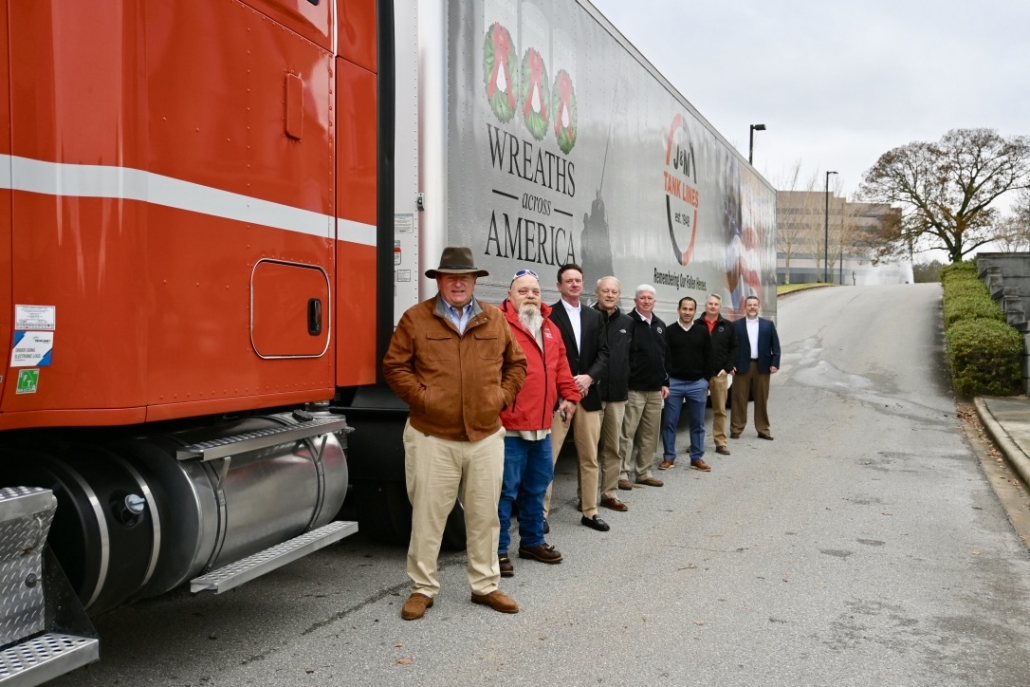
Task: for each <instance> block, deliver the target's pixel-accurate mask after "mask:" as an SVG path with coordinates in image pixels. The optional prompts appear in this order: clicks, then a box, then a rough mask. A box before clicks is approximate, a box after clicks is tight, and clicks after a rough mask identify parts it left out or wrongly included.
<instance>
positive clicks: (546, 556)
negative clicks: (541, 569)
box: [519, 542, 561, 563]
mask: <svg viewBox="0 0 1030 687" xmlns="http://www.w3.org/2000/svg"><path fill="white" fill-rule="evenodd" d="M519 558H535V559H536V560H538V561H540V562H541V563H561V552H560V551H558V550H557V549H556V548H554V547H553V546H551V545H550V544H548V543H546V542H544V543H543V544H540V545H538V546H530V547H528V548H524V547H522V546H520V547H519Z"/></svg>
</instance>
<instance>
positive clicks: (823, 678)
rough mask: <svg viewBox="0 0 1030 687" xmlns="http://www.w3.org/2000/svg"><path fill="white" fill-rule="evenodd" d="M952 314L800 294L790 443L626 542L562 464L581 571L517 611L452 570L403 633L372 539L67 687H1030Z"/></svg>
mask: <svg viewBox="0 0 1030 687" xmlns="http://www.w3.org/2000/svg"><path fill="white" fill-rule="evenodd" d="M939 302H940V292H939V288H938V287H937V286H936V285H911V286H909V285H906V286H894V287H852V288H839V289H819V290H815V291H811V292H806V293H801V294H796V295H792V296H790V297H788V298H784V299H782V300H781V302H780V306H779V331H780V336H781V341H782V344H783V349H784V351H785V354H784V357H783V368H782V370H781V372H780V373H779V374H777V375H776V376H775V377H774V379H773V389H772V398H771V410H770V413H771V416H772V431H773V434H774V436H775V437H776V440H775V441H772V442H767V441H760V440H758V439H757V437H756V436H755V432H754V429H753V428H749V429H748V430H747V431H746V432H745V433H744V436H743V437H742V438H741V439H740V440H737V441H731V449H732V451H733V455H731V456H728V457H726V456H717V455H716V454H715V453H714V451H712V450H711V449H710V450H709V453H708V454H707V455H706V457H705V458H706V460H708V461H709V462H710V464H711V465H712V472H711V473H709V474H702V473H699V472H696V471H693V470H690V469H687V468H684V467H682V466H681V467H677V468H675V469H673V470H670V471H668V472H666V473H659V474H660V475H661V476H662V477H663V478H665V479H666V485H665V487H663V488H658V489H656V488H641V489H638V490H634V491H633V492H632V493H629V494H627V495H626V496H625V500H626V502H627V503H628V504H629V505H630V511H629V512H628V513H624V514H623V513H614V512H611V511H604V512H603V513H602V517H604V518H605V519H607V520H608V521H609V522H610V523H611V524H612V530H611V532H609V533H606V534H601V533H597V532H594V531H592V530H589V529H587V528H585V527H583V526H581V525H580V524H579V516H578V514H577V513H576V512H575V498H576V496H575V488H576V485H575V476H574V472H573V469H574V468H573V465H572V463H571V462H570V461H565V460H563V461H561V462H559V475H558V478H557V482H556V489H557V491H556V498H555V504H556V507H555V510H554V512H552V518H551V521H552V535H551V537H550V540H551V542H552V543H554V544H555V545H557V547H558V548H559V549H560V550H561V551H562V552H563V553H564V555H565V561H564V562H563V563H562V564H561V565H557V566H547V565H544V564H541V563H537V562H534V561H522V560H519V559H517V558H516V559H514V560H515V566H516V577H515V578H513V579H511V580H505V581H503V582H502V588H503V589H504V590H505V591H506V592H507V593H509V594H510V595H511V596H513V597H514V598H515V599H516V600H517V601H518V602H519V603H520V604H521V606H522V609H523V610H522V612H521V613H519V614H518V615H511V616H509V615H502V614H498V613H494V612H492V611H490V610H489V609H486V608H484V607H480V606H474V605H472V604H471V603H469V600H468V587H467V582H466V580H465V572H464V556H463V554H460V553H450V554H445V556H444V557H443V566H442V571H441V581H442V584H443V592H442V593H441V595H440V596H439V597H438V598H437V603H436V605H435V607H434V608H432V609H430V610H429V612H428V614H427V615H426V617H425V618H424V619H422V620H419V621H414V622H405V621H402V620H401V619H400V617H399V613H400V606H401V604H402V603H403V601H404V599H405V598H406V596H407V587H408V581H407V578H406V576H405V573H404V554H405V552H404V550H402V549H399V548H397V549H394V548H384V547H379V546H376V545H374V544H371V543H369V542H368V541H367V540H364V539H362V538H361V535H360V534H359V535H357V536H355V537H352V538H350V539H348V540H345V541H344V542H343V543H341V544H339V545H337V546H335V547H333V548H332V549H330V550H328V551H323V552H320V553H318V554H315V555H313V556H311V557H309V558H307V559H305V560H303V561H300V562H298V563H295V564H293V565H291V566H288V567H286V568H284V569H282V570H280V571H277V572H275V573H272V574H270V575H268V576H266V577H264V578H262V579H260V580H257V581H255V582H252V583H250V584H248V585H246V586H244V587H242V588H240V589H238V590H236V591H234V592H231V593H227V594H225V595H223V596H220V597H216V596H205V595H202V596H196V597H192V596H190V595H189V594H188V593H186V592H180V593H175V594H171V595H168V596H165V597H162V598H159V599H156V600H151V601H146V602H142V603H139V604H136V605H134V606H131V607H128V608H124V609H121V610H118V611H115V612H114V613H111V614H109V615H107V616H104V617H102V618H99V619H98V620H97V622H96V624H97V629H98V630H99V632H100V635H101V656H102V658H101V662H100V663H99V664H96V665H94V666H91V667H89V668H86V669H83V670H80V671H78V672H76V673H73V674H71V675H69V676H66V677H65V678H62V679H61V680H59V681H57V682H55V683H54V684H59V685H66V686H70V685H118V684H123V685H334V686H336V685H425V686H429V685H476V686H477V687H478V686H481V685H542V684H552V683H553V684H563V685H588V684H590V685H596V684H600V685H660V684H661V685H665V684H668V685H709V686H710V685H763V686H764V685H790V686H792V687H793V686H797V685H835V686H836V685H869V686H876V687H880V686H881V685H892V686H893V685H935V686H938V685H1011V686H1013V687H1015V686H1023V685H1026V684H1027V683H1028V681H1030V622H1028V621H1030V555H1028V552H1027V549H1026V548H1025V546H1024V545H1023V544H1022V543H1021V542H1020V540H1019V538H1018V537H1017V536H1016V534H1015V532H1014V531H1013V529H1012V527H1011V525H1010V523H1009V521H1008V519H1007V518H1006V515H1005V513H1004V511H1003V510H1002V508H1001V506H1000V505H999V502H998V500H997V498H996V497H995V495H994V492H993V491H992V490H991V488H990V487H989V485H988V482H987V480H986V479H985V477H984V475H983V473H982V471H981V468H980V465H979V462H978V460H977V458H976V457H975V455H974V454H973V452H972V450H971V448H970V446H969V444H968V442H967V441H966V439H965V436H964V434H963V432H962V429H961V427H960V426H959V424H958V421H957V419H956V416H955V405H954V401H953V398H952V396H951V394H950V392H949V391H948V387H947V380H946V377H945V372H944V362H943V356H942V352H941V347H942V341H941V336H940V332H939V328H938V322H939ZM681 442H683V445H684V446H685V441H684V440H683V438H682V437H681ZM710 443H711V439H709V444H710ZM623 493H625V492H623Z"/></svg>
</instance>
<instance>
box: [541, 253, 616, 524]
mask: <svg viewBox="0 0 1030 687" xmlns="http://www.w3.org/2000/svg"><path fill="white" fill-rule="evenodd" d="M558 291H559V292H560V293H561V300H559V301H558V302H557V303H555V304H554V305H552V306H551V322H553V323H554V324H556V325H558V329H559V331H561V336H562V340H563V341H564V342H565V352H566V354H567V356H568V359H569V368H570V369H571V370H572V376H573V378H574V379H575V380H576V386H578V387H579V393H580V394H581V395H582V397H583V399H582V400H581V401H580V402H579V407H578V408H577V409H576V412H575V413H574V414H573V416H572V418H571V424H572V427H571V429H572V433H573V440H574V441H575V442H576V455H577V457H578V460H579V503H580V511H581V512H582V514H583V516H582V517H581V518H580V523H582V524H583V525H585V526H587V527H590V528H591V529H595V530H597V531H599V532H607V531H608V530H609V529H610V527H609V526H608V523H606V522H605V521H604V520H602V519H601V518H600V517H598V515H597V494H598V488H597V487H598V466H597V444H598V441H599V440H600V437H601V408H602V407H603V406H602V404H601V393H600V388H599V386H598V384H599V382H601V381H603V378H604V377H605V376H607V374H608V336H607V332H606V329H605V322H604V316H603V315H601V312H600V311H599V310H596V309H595V308H591V307H590V306H588V305H587V304H586V303H584V302H583V301H582V300H581V297H582V295H583V269H582V268H581V267H580V266H579V265H577V264H576V263H574V262H570V263H568V264H566V265H563V266H562V267H560V268H559V269H558ZM569 429H570V427H569V423H568V422H566V421H565V420H564V418H562V417H560V416H559V415H558V414H557V413H556V414H555V417H554V419H553V421H552V423H551V450H552V451H553V452H554V455H553V459H554V461H555V462H557V461H558V454H559V453H560V452H561V447H562V444H563V443H564V442H565V436H566V434H567V433H568V431H569ZM550 509H551V488H548V490H547V496H546V498H545V499H544V517H545V518H546V517H547V516H548V514H549V513H550ZM545 522H546V520H545Z"/></svg>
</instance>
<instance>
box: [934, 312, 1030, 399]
mask: <svg viewBox="0 0 1030 687" xmlns="http://www.w3.org/2000/svg"><path fill="white" fill-rule="evenodd" d="M946 336H947V340H948V357H949V358H950V359H951V374H952V377H953V379H954V382H955V388H956V389H958V390H959V391H960V392H961V393H963V394H969V395H976V394H987V395H990V396H1003V395H1008V394H1018V393H1019V392H1020V385H1021V381H1022V376H1021V372H1020V369H1019V358H1020V356H1021V355H1022V354H1023V338H1022V337H1021V336H1020V335H1019V332H1017V331H1016V330H1015V329H1013V328H1012V327H1010V326H1009V325H1007V324H1006V323H1004V322H998V321H997V320H985V319H973V320H961V321H959V322H956V323H955V324H953V325H952V326H951V327H949V328H948V331H947V335H946Z"/></svg>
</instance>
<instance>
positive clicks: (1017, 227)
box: [994, 214, 1030, 253]
mask: <svg viewBox="0 0 1030 687" xmlns="http://www.w3.org/2000/svg"><path fill="white" fill-rule="evenodd" d="M994 242H995V243H997V244H998V247H999V248H1000V249H1001V252H1003V253H1019V252H1022V251H1026V250H1030V231H1028V228H1027V225H1026V224H1025V223H1024V221H1023V218H1022V217H1020V216H1019V215H1018V214H1016V215H1011V216H1009V217H1005V218H1003V219H1002V220H1001V221H1000V222H998V225H997V227H996V228H995V232H994Z"/></svg>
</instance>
